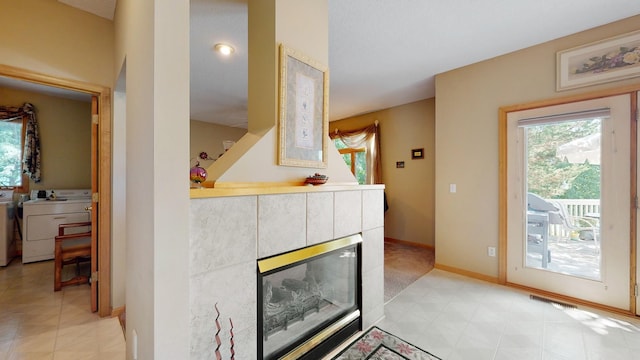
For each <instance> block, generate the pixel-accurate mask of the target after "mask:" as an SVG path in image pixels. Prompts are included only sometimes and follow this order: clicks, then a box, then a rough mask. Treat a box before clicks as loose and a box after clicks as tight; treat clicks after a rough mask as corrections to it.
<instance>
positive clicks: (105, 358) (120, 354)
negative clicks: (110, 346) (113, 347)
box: [99, 350, 127, 360]
mask: <svg viewBox="0 0 640 360" xmlns="http://www.w3.org/2000/svg"><path fill="white" fill-rule="evenodd" d="M99 355H100V357H99V359H100V360H126V359H127V355H126V353H125V352H124V350H123V351H116V352H101V353H99Z"/></svg>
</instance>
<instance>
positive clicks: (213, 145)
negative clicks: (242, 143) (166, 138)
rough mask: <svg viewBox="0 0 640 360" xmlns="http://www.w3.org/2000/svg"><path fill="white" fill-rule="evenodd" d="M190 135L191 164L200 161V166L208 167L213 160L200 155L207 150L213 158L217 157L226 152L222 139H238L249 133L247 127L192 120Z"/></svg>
mask: <svg viewBox="0 0 640 360" xmlns="http://www.w3.org/2000/svg"><path fill="white" fill-rule="evenodd" d="M189 133H190V136H189V140H190V143H189V159H192V160H191V165H194V164H195V162H196V161H200V166H203V167H207V166H208V165H210V164H211V163H212V160H201V159H200V158H199V157H198V156H199V155H200V153H201V152H203V151H204V152H206V153H207V154H208V155H209V156H210V157H211V158H214V159H217V158H218V156H220V155H221V154H222V153H223V152H224V148H223V147H222V141H224V140H233V141H238V140H240V138H241V137H242V136H243V135H244V134H246V133H247V129H241V128H235V127H230V126H222V125H217V124H212V123H208V122H203V121H198V120H191V125H190V131H189Z"/></svg>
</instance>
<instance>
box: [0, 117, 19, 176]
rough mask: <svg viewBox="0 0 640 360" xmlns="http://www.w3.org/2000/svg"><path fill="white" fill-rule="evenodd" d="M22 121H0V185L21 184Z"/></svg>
mask: <svg viewBox="0 0 640 360" xmlns="http://www.w3.org/2000/svg"><path fill="white" fill-rule="evenodd" d="M21 136H22V122H9V121H8V122H0V186H20V185H22V184H21V183H22V167H21V164H20V160H21V159H20V158H21V155H22V149H21V146H22V139H21Z"/></svg>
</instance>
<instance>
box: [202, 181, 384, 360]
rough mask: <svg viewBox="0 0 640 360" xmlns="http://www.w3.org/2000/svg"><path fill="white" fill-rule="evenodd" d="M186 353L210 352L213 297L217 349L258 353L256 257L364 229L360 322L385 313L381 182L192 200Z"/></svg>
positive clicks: (226, 354)
mask: <svg viewBox="0 0 640 360" xmlns="http://www.w3.org/2000/svg"><path fill="white" fill-rule="evenodd" d="M190 219H191V223H190V259H189V261H190V265H189V267H190V284H189V288H190V298H191V300H190V301H191V309H190V310H191V311H190V312H191V322H190V323H191V336H190V338H191V359H215V354H214V350H215V346H216V342H215V338H214V336H215V329H216V328H215V320H216V311H215V309H214V305H215V304H216V303H217V304H218V309H219V310H220V317H219V319H218V321H219V322H220V325H221V327H222V331H221V332H220V334H219V336H220V340H221V342H222V345H221V346H220V353H221V354H222V357H223V358H225V359H228V358H230V357H231V356H230V341H229V340H230V333H229V330H230V323H229V318H231V320H232V321H233V334H234V342H235V346H234V351H235V359H238V360H243V359H256V358H257V354H256V351H257V340H258V339H257V328H256V325H257V323H258V320H257V303H256V297H257V274H256V260H257V259H259V258H262V257H266V256H271V255H275V254H279V253H282V252H286V251H290V250H295V249H298V248H302V247H306V246H309V245H313V244H317V243H320V242H324V241H328V240H333V239H337V238H341V237H344V236H347V235H351V234H355V233H362V237H363V243H362V283H363V284H362V299H363V304H362V317H363V326H364V327H365V328H366V327H368V326H370V325H373V324H374V323H376V322H377V321H378V320H380V319H381V318H382V317H383V316H384V210H383V190H382V189H377V188H376V189H368V188H367V189H362V190H360V189H357V190H337V191H314V192H298V193H286V194H268V195H245V196H221V197H210V198H197V199H192V200H191V207H190Z"/></svg>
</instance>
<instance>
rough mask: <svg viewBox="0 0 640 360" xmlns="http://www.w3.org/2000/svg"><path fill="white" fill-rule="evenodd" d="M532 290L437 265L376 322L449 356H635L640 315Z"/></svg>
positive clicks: (619, 359)
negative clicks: (572, 305)
mask: <svg viewBox="0 0 640 360" xmlns="http://www.w3.org/2000/svg"><path fill="white" fill-rule="evenodd" d="M529 295H530V294H529V293H526V292H522V291H519V290H516V289H512V288H508V287H504V286H499V285H495V284H491V283H488V282H484V281H480V280H475V279H471V278H467V277H464V276H460V275H457V274H452V273H448V272H445V271H442V270H438V269H435V270H432V271H431V272H429V273H428V274H426V275H424V276H423V277H421V278H420V279H418V280H417V281H416V282H414V283H413V284H411V285H409V287H408V288H406V289H405V290H404V291H402V292H401V293H400V294H399V295H398V296H396V297H395V298H394V299H393V300H392V301H390V302H388V303H387V304H386V305H385V318H384V319H383V320H381V321H380V322H379V323H378V324H376V325H377V326H378V327H380V328H382V329H384V330H386V331H389V332H391V333H393V334H394V335H397V336H399V337H401V338H403V339H404V340H406V341H408V342H411V343H413V344H414V345H417V346H419V347H421V348H423V349H424V350H427V351H429V352H431V353H433V354H434V355H437V356H439V357H441V358H443V359H446V360H458V359H460V360H468V359H474V360H483V359H500V360H502V359H504V360H528V359H536V360H538V359H544V360H552V359H553V360H559V359H563V360H564V359H566V360H580V359H607V360H626V359H640V318H633V317H625V316H619V315H613V314H609V313H605V312H602V311H598V310H592V309H586V308H582V307H580V308H578V309H565V308H559V307H557V306H554V305H552V304H549V303H545V302H541V301H536V300H531V299H530V298H529Z"/></svg>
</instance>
